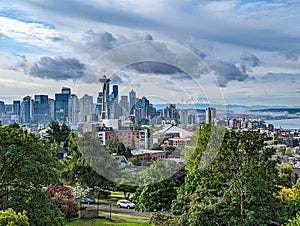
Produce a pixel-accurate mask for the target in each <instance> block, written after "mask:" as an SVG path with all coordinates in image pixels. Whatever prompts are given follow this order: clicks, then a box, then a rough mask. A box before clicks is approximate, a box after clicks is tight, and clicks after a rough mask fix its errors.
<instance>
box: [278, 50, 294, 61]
mask: <svg viewBox="0 0 300 226" xmlns="http://www.w3.org/2000/svg"><path fill="white" fill-rule="evenodd" d="M276 55H279V56H281V57H284V58H285V59H286V60H290V61H295V62H296V61H298V57H299V55H300V50H299V51H294V50H290V51H283V52H278V53H276Z"/></svg>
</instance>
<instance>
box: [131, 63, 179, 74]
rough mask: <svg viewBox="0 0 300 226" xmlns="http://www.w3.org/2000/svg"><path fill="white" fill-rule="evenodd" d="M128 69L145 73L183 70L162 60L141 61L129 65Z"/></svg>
mask: <svg viewBox="0 0 300 226" xmlns="http://www.w3.org/2000/svg"><path fill="white" fill-rule="evenodd" d="M128 69H134V70H136V71H137V72H139V73H143V74H176V73H182V71H181V70H180V69H178V68H176V67H174V66H172V65H169V64H164V63H161V62H152V61H148V62H139V63H135V64H132V65H130V66H128Z"/></svg>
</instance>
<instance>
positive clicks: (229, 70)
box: [208, 61, 250, 87]
mask: <svg viewBox="0 0 300 226" xmlns="http://www.w3.org/2000/svg"><path fill="white" fill-rule="evenodd" d="M208 65H209V66H210V68H211V69H212V70H213V71H214V73H215V75H216V77H217V81H218V83H219V84H218V85H219V86H220V87H226V86H227V85H228V83H229V82H230V81H239V82H243V81H247V80H249V79H250V77H249V75H248V74H246V73H244V72H243V71H242V70H241V69H240V68H238V67H237V66H236V65H234V64H232V63H228V62H224V61H213V62H208Z"/></svg>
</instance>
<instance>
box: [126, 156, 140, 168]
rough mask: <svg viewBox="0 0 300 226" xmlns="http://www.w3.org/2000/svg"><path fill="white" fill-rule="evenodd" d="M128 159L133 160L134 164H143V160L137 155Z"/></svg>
mask: <svg viewBox="0 0 300 226" xmlns="http://www.w3.org/2000/svg"><path fill="white" fill-rule="evenodd" d="M128 161H129V162H131V163H132V165H134V166H140V165H141V161H140V159H139V158H138V157H137V156H134V157H131V158H129V159H128Z"/></svg>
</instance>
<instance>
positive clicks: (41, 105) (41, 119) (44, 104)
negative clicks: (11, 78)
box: [33, 95, 50, 123]
mask: <svg viewBox="0 0 300 226" xmlns="http://www.w3.org/2000/svg"><path fill="white" fill-rule="evenodd" d="M33 121H34V122H36V123H47V122H49V121H50V117H49V102H48V95H34V104H33Z"/></svg>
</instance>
